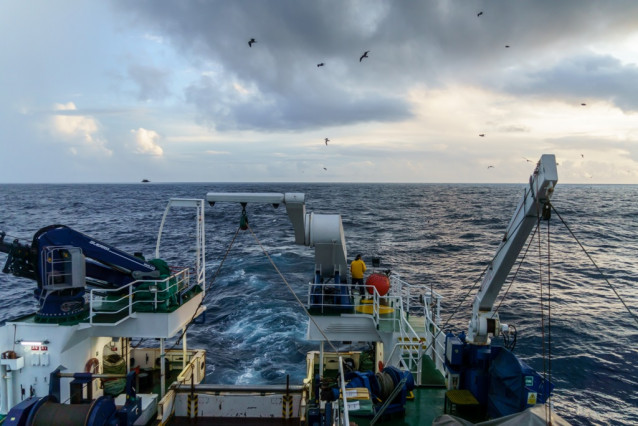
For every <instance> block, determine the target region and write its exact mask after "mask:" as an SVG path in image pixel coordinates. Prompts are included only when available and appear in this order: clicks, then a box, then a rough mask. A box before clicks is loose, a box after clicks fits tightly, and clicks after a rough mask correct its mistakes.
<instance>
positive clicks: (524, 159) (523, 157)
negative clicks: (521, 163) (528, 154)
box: [522, 157, 533, 163]
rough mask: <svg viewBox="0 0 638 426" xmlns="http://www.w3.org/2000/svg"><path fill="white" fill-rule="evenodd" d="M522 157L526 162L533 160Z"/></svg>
mask: <svg viewBox="0 0 638 426" xmlns="http://www.w3.org/2000/svg"><path fill="white" fill-rule="evenodd" d="M522 158H523V160H525V161H527V162H528V163H533V161H532V160H530V159H528V158H525V157H522Z"/></svg>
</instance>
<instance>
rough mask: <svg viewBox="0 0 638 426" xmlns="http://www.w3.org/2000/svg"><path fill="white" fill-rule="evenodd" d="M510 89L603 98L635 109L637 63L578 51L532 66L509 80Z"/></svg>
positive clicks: (574, 97)
mask: <svg viewBox="0 0 638 426" xmlns="http://www.w3.org/2000/svg"><path fill="white" fill-rule="evenodd" d="M510 81H514V83H513V84H509V85H507V87H506V90H507V91H509V92H512V93H518V94H527V95H535V96H539V95H540V96H547V97H552V98H559V97H563V98H565V99H566V100H573V101H578V103H580V102H581V101H586V100H588V99H600V100H606V101H609V102H611V103H613V104H614V105H616V106H618V107H619V108H621V109H623V110H626V111H638V86H637V85H636V84H635V82H636V81H638V66H636V65H634V64H623V63H622V62H621V61H620V60H618V59H616V58H613V57H611V56H609V55H599V54H590V55H579V56H575V57H568V58H564V59H562V60H561V61H559V62H558V63H556V64H555V65H553V66H550V67H547V68H544V69H540V70H535V71H533V72H530V73H528V74H527V76H526V78H525V79H521V80H518V81H516V80H514V79H512V80H510Z"/></svg>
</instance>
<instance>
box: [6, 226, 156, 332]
mask: <svg viewBox="0 0 638 426" xmlns="http://www.w3.org/2000/svg"><path fill="white" fill-rule="evenodd" d="M4 237H5V235H4V233H0V251H2V252H5V253H7V254H8V256H7V261H6V264H5V266H4V268H3V270H2V272H4V273H12V274H14V275H16V276H19V277H24V278H29V279H33V280H36V281H37V283H38V285H37V288H36V289H35V290H34V295H35V297H36V299H37V300H38V304H39V306H40V308H39V310H38V312H37V314H36V318H37V320H39V321H45V322H46V321H52V322H55V321H66V320H72V319H74V318H78V317H80V316H81V315H83V314H84V312H85V306H84V292H85V285H86V283H87V282H88V283H90V284H92V285H94V286H98V287H104V288H119V287H123V286H125V285H127V284H129V283H131V282H133V281H135V280H137V279H140V278H157V277H159V276H160V270H159V269H160V268H159V267H158V266H156V264H153V263H150V262H147V261H145V260H144V259H143V258H141V256H131V255H129V254H127V253H125V252H123V251H121V250H118V249H116V248H115V247H112V246H110V245H108V244H105V243H103V242H101V241H98V240H96V239H94V238H91V237H89V236H88V235H85V234H83V233H81V232H78V231H75V230H73V229H71V228H69V227H67V226H64V225H51V226H47V227H45V228H42V229H40V230H39V231H38V232H36V233H35V235H34V237H33V242H32V243H31V245H30V246H29V245H26V244H22V243H20V242H19V241H17V240H15V241H13V242H11V243H9V242H5V241H4ZM162 272H163V271H162Z"/></svg>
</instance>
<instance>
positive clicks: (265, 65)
mask: <svg viewBox="0 0 638 426" xmlns="http://www.w3.org/2000/svg"><path fill="white" fill-rule="evenodd" d="M119 4H120V8H121V9H123V10H127V11H129V12H131V11H132V12H134V14H133V15H132V16H135V17H136V18H137V21H136V22H134V25H138V26H142V27H144V28H148V29H149V31H150V32H155V33H157V34H160V35H161V36H162V37H165V38H166V39H168V40H169V41H170V43H171V44H172V46H173V47H174V48H175V49H176V50H177V51H179V52H182V53H183V54H185V55H186V56H187V57H189V58H190V59H191V61H192V63H193V64H194V66H196V67H197V69H199V70H200V71H202V72H208V71H210V72H211V74H212V75H213V77H204V78H202V79H201V80H200V79H199V78H196V79H194V80H193V81H192V82H191V83H190V84H188V87H187V88H186V90H185V94H186V98H187V100H188V101H189V102H190V103H192V104H193V105H195V106H196V108H197V110H198V112H199V116H200V118H201V119H202V120H203V121H205V122H207V123H208V124H209V125H212V126H215V127H217V128H232V127H236V128H252V129H265V130H269V129H288V128H291V127H292V128H303V127H305V128H308V127H314V126H326V125H338V124H353V123H358V122H366V121H398V120H402V119H405V118H407V117H409V116H410V115H411V111H410V106H409V104H408V102H407V101H406V100H404V99H405V95H406V93H407V90H409V89H410V88H412V87H414V86H415V85H421V86H425V87H429V88H433V87H445V86H449V85H482V84H487V85H488V86H489V87H493V88H498V89H502V90H503V89H504V90H508V89H511V90H512V91H513V92H514V93H518V94H522V93H529V92H531V87H533V89H534V90H535V91H537V92H540V93H550V92H551V91H552V90H555V89H556V87H557V86H558V85H560V83H561V82H562V81H566V82H567V81H568V80H569V78H568V77H569V75H568V74H565V75H561V71H563V72H565V73H569V72H572V71H575V72H576V77H577V79H578V77H583V78H585V77H587V74H586V73H584V72H582V71H579V70H578V69H574V68H569V67H564V68H561V67H560V64H559V65H558V67H554V66H552V65H547V66H546V67H545V66H543V65H542V64H541V65H539V64H538V61H542V60H543V58H551V57H555V56H556V55H558V56H565V57H577V56H579V55H583V54H584V51H585V47H584V46H586V45H587V44H589V43H593V42H595V41H597V40H600V39H603V38H604V39H611V40H613V38H614V37H618V34H623V33H626V32H627V28H629V27H631V25H635V19H634V17H635V16H636V12H637V11H638V3H637V2H633V1H618V2H613V3H605V4H601V3H600V2H597V1H582V0H569V1H561V2H555V1H549V0H544V1H543V0H528V1H482V2H480V1H479V2H475V3H468V2H465V1H460V0H458V1H444V2H443V1H423V2H417V1H402V2H385V1H378V2H373V1H346V2H344V1H342V0H338V1H337V0H333V1H330V0H328V1H310V2H306V1H295V0H281V1H204V2H194V1H193V2H190V1H181V2H174V1H168V0H163V1H162V0H160V1H150V0H146V1H136V2H129V1H126V2H120V3H119ZM479 11H483V12H484V13H483V15H482V16H480V17H477V13H478V12H479ZM129 16H131V15H129ZM251 38H255V39H256V43H254V44H253V45H252V47H249V46H248V40H250V39H251ZM506 45H507V46H510V48H506V47H505V46H506ZM368 50H369V51H370V53H369V55H368V58H366V59H364V60H363V61H359V57H360V55H361V54H362V53H363V52H364V51H368ZM535 61H536V62H535ZM320 62H321V63H325V66H323V67H317V66H316V64H318V63H320ZM612 62H613V61H610V62H608V65H609V66H610V67H612V68H613V69H609V70H607V71H606V72H605V73H604V74H602V73H597V74H596V73H593V74H592V73H590V74H589V77H596V78H599V77H600V78H602V79H603V80H606V82H604V81H603V84H601V85H600V86H599V89H597V90H594V91H592V90H590V91H589V92H588V93H590V94H591V95H592V96H597V97H601V98H605V99H615V100H616V101H618V102H621V104H622V105H631V104H632V102H631V100H630V99H629V97H628V96H626V97H624V96H622V94H623V92H622V90H623V88H624V87H623V85H622V84H619V83H616V84H612V81H611V80H612V79H613V78H614V73H616V74H617V75H618V74H620V75H622V76H631V75H633V72H635V70H632V69H631V68H630V67H627V66H623V65H622V64H621V63H620V62H616V63H612ZM548 64H549V62H548ZM512 69H515V70H516V72H517V74H516V75H512V71H511V70H512ZM205 75H208V74H205ZM530 82H531V83H530ZM523 83H524V84H528V85H529V86H525V85H524V84H523ZM572 83H573V81H572ZM590 84H591V80H590ZM627 84H629V83H627ZM525 87H530V91H529V92H528V91H526V90H524V88H525ZM572 87H573V88H574V90H576V86H575V85H573V84H572ZM563 90H564V91H565V92H566V93H567V92H569V90H568V89H565V88H563Z"/></svg>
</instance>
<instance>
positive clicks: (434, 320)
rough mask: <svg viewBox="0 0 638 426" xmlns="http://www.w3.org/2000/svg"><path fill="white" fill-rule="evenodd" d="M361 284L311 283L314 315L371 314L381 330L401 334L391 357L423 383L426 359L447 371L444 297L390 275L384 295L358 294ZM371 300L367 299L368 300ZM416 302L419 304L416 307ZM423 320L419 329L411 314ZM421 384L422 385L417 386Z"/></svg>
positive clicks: (309, 287)
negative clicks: (422, 377) (410, 320)
mask: <svg viewBox="0 0 638 426" xmlns="http://www.w3.org/2000/svg"><path fill="white" fill-rule="evenodd" d="M357 288H358V286H357V285H352V284H346V283H343V284H335V283H309V285H308V299H307V303H308V307H309V309H310V312H311V313H319V314H335V313H353V314H362V315H369V316H371V317H372V319H373V321H374V324H375V325H376V326H377V328H378V329H379V330H382V331H384V332H395V333H398V336H399V337H398V339H397V341H396V342H395V344H394V346H393V347H392V350H391V351H390V355H389V356H386V357H385V359H386V360H394V361H393V362H398V363H401V364H403V365H405V366H406V368H407V369H408V370H410V371H412V372H413V373H415V374H416V377H417V381H418V380H420V377H421V370H422V362H421V361H422V359H423V356H430V358H431V359H432V360H433V361H434V362H435V365H436V367H437V369H438V370H439V371H441V372H443V371H444V367H443V366H444V364H445V360H444V353H445V335H444V334H443V333H442V332H441V329H440V325H439V324H440V311H441V300H442V298H443V297H442V296H441V295H440V294H438V293H437V292H435V291H433V290H432V288H431V287H428V286H426V285H411V284H409V283H408V282H406V281H404V280H402V279H401V278H400V276H399V275H397V274H391V275H390V290H389V291H388V293H387V294H386V295H383V296H381V295H380V294H379V292H378V291H377V289H376V288H374V287H371V288H370V290H372V294H370V293H368V292H367V291H366V293H365V295H363V296H359V295H356V292H355V290H357ZM366 299H367V300H366ZM415 303H416V305H415ZM411 310H412V311H413V312H412V314H415V315H417V316H418V317H419V318H422V319H423V323H422V324H423V325H422V327H423V328H421V326H419V327H418V328H417V329H416V330H415V328H414V327H413V326H412V324H411V323H410V322H409V317H410V314H411V312H410V311H411ZM417 384H418V383H417Z"/></svg>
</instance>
